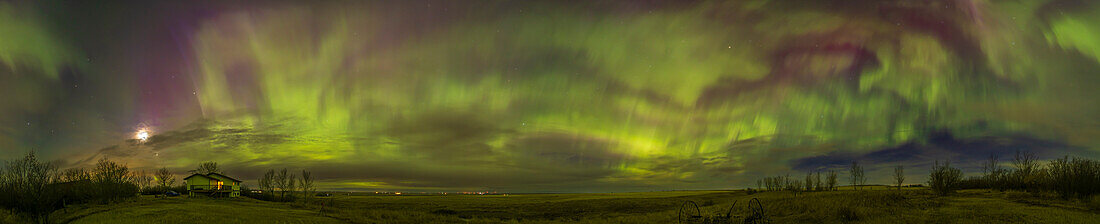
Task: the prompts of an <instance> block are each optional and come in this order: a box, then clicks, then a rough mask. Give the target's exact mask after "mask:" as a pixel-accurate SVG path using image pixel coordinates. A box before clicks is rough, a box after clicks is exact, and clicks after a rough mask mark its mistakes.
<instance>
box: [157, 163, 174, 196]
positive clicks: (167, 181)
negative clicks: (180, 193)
mask: <svg viewBox="0 0 1100 224" xmlns="http://www.w3.org/2000/svg"><path fill="white" fill-rule="evenodd" d="M155 178H156V179H157V186H160V188H161V189H163V190H165V191H167V190H168V188H169V187H172V184H174V183H176V175H175V174H172V171H168V168H160V169H158V170H157V173H156V174H155Z"/></svg>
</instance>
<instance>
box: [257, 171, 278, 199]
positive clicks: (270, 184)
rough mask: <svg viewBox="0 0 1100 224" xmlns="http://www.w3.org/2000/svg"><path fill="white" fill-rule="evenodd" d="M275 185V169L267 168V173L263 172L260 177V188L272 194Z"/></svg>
mask: <svg viewBox="0 0 1100 224" xmlns="http://www.w3.org/2000/svg"><path fill="white" fill-rule="evenodd" d="M275 185H276V184H275V169H270V170H267V173H264V177H263V178H260V189H262V190H263V193H265V194H268V195H274V194H275V192H274V191H275Z"/></svg>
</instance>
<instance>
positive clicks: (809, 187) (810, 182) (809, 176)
mask: <svg viewBox="0 0 1100 224" xmlns="http://www.w3.org/2000/svg"><path fill="white" fill-rule="evenodd" d="M805 188H806V191H813V190H814V172H806V184H805Z"/></svg>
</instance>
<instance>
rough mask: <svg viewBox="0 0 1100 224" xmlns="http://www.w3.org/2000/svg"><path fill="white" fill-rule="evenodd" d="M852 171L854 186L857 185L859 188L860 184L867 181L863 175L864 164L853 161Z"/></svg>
mask: <svg viewBox="0 0 1100 224" xmlns="http://www.w3.org/2000/svg"><path fill="white" fill-rule="evenodd" d="M850 173H851V175H852V176H851V179H852V187H855V188H856V189H857V190H858V189H860V187H861V186H860V185H862V184H864V183H866V182H867V180H866V178H865V177H864V176H863V166H860V165H859V163H858V162H855V161H852V167H851V169H850Z"/></svg>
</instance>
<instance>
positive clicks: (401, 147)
mask: <svg viewBox="0 0 1100 224" xmlns="http://www.w3.org/2000/svg"><path fill="white" fill-rule="evenodd" d="M831 2H832V1H809V2H798V1H745V2H723V1H713V2H695V3H691V4H673V3H667V4H655V6H649V7H640V6H639V7H625V6H623V5H631V4H630V3H614V2H591V3H570V4H566V3H560V2H559V3H555V2H537V1H536V2H509V1H501V2H497V1H490V2H477V3H476V4H475V3H472V2H467V3H465V4H463V3H460V2H447V1H444V2H417V3H415V4H414V3H408V4H402V3H382V2H374V3H347V2H338V3H337V2H332V3H322V4H308V5H307V4H296V3H280V4H270V5H266V6H264V7H257V6H247V7H242V6H209V7H212V8H217V10H211V11H213V12H214V13H209V14H208V15H206V16H201V17H199V18H195V19H193V20H190V21H193V23H194V26H193V29H189V30H183V31H179V32H177V33H174V34H172V35H173V36H175V37H176V38H175V39H173V40H159V41H148V42H140V44H144V45H148V46H152V45H158V46H159V45H161V43H162V42H163V43H168V44H163V45H166V46H167V45H171V46H172V47H166V48H172V49H177V50H179V51H182V52H184V53H180V55H184V56H179V58H178V60H167V59H163V60H162V59H148V60H150V61H165V62H157V63H150V62H149V61H146V62H143V63H150V64H153V65H150V66H158V65H165V64H168V65H170V66H165V67H168V68H170V70H172V71H171V72H166V73H162V74H149V73H146V72H142V71H144V70H142V69H143V68H142V69H139V68H135V67H139V66H138V65H136V64H139V62H134V61H133V60H130V59H133V58H136V57H140V56H135V55H158V54H156V53H148V54H143V53H137V54H123V55H129V56H120V57H117V58H107V59H103V60H102V61H104V62H101V63H97V62H95V61H93V60H91V59H85V58H86V55H93V54H94V55H115V54H101V53H96V52H91V51H93V50H97V49H101V48H93V47H81V46H85V45H91V44H96V43H99V42H110V43H112V44H113V45H109V46H121V47H122V48H124V49H130V48H127V47H126V46H127V45H128V43H126V41H127V40H130V39H140V38H121V39H120V40H112V39H111V38H108V37H97V38H96V40H97V41H87V42H88V43H85V41H86V40H84V39H81V38H85V37H88V36H97V34H84V33H77V32H79V31H65V29H66V27H68V26H72V25H71V24H69V23H66V22H65V21H57V20H65V19H71V18H65V19H57V18H54V19H51V18H50V17H49V15H56V14H59V13H56V12H54V11H51V10H39V11H42V12H43V13H41V14H34V13H33V12H35V10H24V9H31V8H48V7H49V6H51V5H49V4H41V5H16V4H0V37H2V38H0V65H2V66H0V81H2V82H0V91H2V92H0V94H3V95H4V96H5V97H4V99H5V100H4V102H2V103H0V117H3V118H2V120H0V122H2V123H0V124H3V125H4V126H5V127H4V129H3V132H2V133H0V146H3V147H4V148H3V149H0V150H3V152H4V153H5V155H6V156H5V158H13V157H15V156H17V155H18V154H19V153H20V152H23V151H26V150H31V149H35V150H40V151H42V152H43V153H45V154H46V155H48V156H52V157H56V158H59V159H62V160H63V161H64V163H63V164H65V165H66V166H86V165H88V164H89V163H90V162H93V161H94V160H95V159H96V158H99V157H101V156H107V157H109V158H113V159H120V160H123V161H126V162H127V163H128V164H130V165H131V166H132V167H136V168H140V169H154V168H158V167H168V168H172V169H173V170H178V171H181V172H182V171H184V170H187V169H189V168H191V167H193V166H195V165H196V164H197V163H199V162H202V161H217V162H219V164H223V165H225V166H226V167H227V169H228V170H229V172H230V173H232V174H235V175H240V176H242V177H244V179H253V178H256V177H258V176H259V175H260V173H261V172H263V171H266V170H267V169H272V168H275V169H278V168H284V167H286V168H291V169H308V170H314V171H315V173H318V174H319V176H321V177H322V181H323V182H324V183H323V184H322V187H323V188H325V189H343V190H371V189H381V190H423V191H437V190H438V191H451V190H486V189H488V190H501V191H526V192H556V191H634V190H665V189H713V188H729V187H736V186H748V185H749V183H754V182H755V180H756V179H757V178H759V177H761V176H764V175H776V174H787V173H790V174H794V175H801V174H802V173H804V172H807V171H822V170H828V169H838V168H840V167H842V166H843V164H847V163H849V162H850V161H825V162H821V161H822V160H826V159H827V158H844V157H837V156H840V155H847V156H852V157H853V158H867V157H860V155H872V154H873V153H874V152H877V151H881V150H888V149H891V148H894V149H896V148H899V147H901V148H904V147H910V146H911V147H910V148H917V149H925V148H935V149H940V150H942V151H935V150H931V149H930V150H928V151H929V152H926V153H922V152H915V153H917V154H916V155H917V157H915V158H900V159H899V158H892V160H891V159H886V160H878V161H886V162H889V163H876V162H875V161H867V162H868V163H870V164H871V167H870V169H869V171H870V172H869V174H870V175H869V176H871V177H872V182H874V181H875V180H877V179H878V177H876V174H877V173H880V172H881V173H882V174H883V175H878V176H881V177H886V175H885V173H886V172H888V171H889V170H886V169H881V170H879V169H878V168H879V167H888V166H892V165H897V164H904V165H907V166H915V167H923V166H927V164H928V163H930V162H931V160H933V159H941V160H942V159H951V160H953V161H955V160H959V161H961V163H962V166H963V167H964V168H967V167H973V165H976V164H977V161H976V160H968V158H972V157H977V158H984V157H986V156H988V155H989V154H988V152H986V151H974V152H967V150H968V149H966V148H958V147H954V148H953V147H947V146H943V145H945V144H947V143H942V142H938V141H950V142H962V143H959V144H962V145H966V144H978V143H975V142H979V143H980V142H983V141H986V140H988V139H990V138H993V139H994V140H991V141H992V142H999V143H998V144H1000V146H1005V147H1002V148H1003V151H997V153H1009V152H1014V151H1015V150H1018V149H1025V150H1039V151H1040V152H1042V153H1041V154H1042V155H1044V157H1048V158H1049V157H1051V156H1061V155H1079V156H1088V157H1094V156H1096V155H1097V154H1096V153H1097V152H1100V140H1098V138H1096V137H1097V136H1100V104H1098V103H1097V102H1098V100H1097V98H1098V96H1100V89H1097V88H1095V86H1097V85H1100V5H1098V4H1086V3H1079V4H1081V5H1076V7H1065V6H1062V4H1063V2H1062V1H983V0H973V1H897V2H885V1H884V2H878V1H868V2H860V4H863V5H865V6H858V5H860V4H854V3H853V4H852V5H857V6H851V5H849V6H843V7H841V6H836V5H839V4H831ZM1067 2H1073V1H1067ZM639 4H641V3H639ZM74 8H76V7H74ZM165 8H169V7H165ZM195 8H199V7H195ZM160 10H167V9H160ZM27 11H30V12H27ZM61 11H63V10H61ZM135 16H136V15H135ZM154 21H157V20H154ZM135 23H136V22H135ZM148 23H151V24H155V23H156V22H148ZM142 24H145V23H142ZM146 25H147V24H146ZM168 25H171V24H168ZM100 26H104V25H100ZM124 27H125V26H124ZM143 29H145V28H143ZM164 29H175V28H164ZM139 30H141V29H139ZM119 35H120V36H126V35H131V36H133V37H144V36H142V34H119ZM104 48H105V47H104ZM154 49H160V48H154ZM117 51H118V52H127V51H138V52H141V51H154V50H149V49H145V50H143V48H139V47H134V48H133V49H132V50H117ZM66 72H68V73H73V74H75V75H72V74H70V75H68V76H76V77H81V78H80V79H82V80H87V81H85V82H87V83H89V84H88V85H92V86H90V87H89V88H95V89H96V90H89V91H96V92H101V95H102V97H101V98H106V99H105V100H106V101H113V102H112V103H105V104H106V105H104V103H74V101H75V100H72V99H70V98H76V97H77V96H73V94H69V95H66V94H61V93H59V91H57V90H58V89H63V88H69V87H68V86H66V83H67V82H66V81H65V80H64V79H65V78H64V77H65V75H62V74H63V73H66ZM169 75H172V79H177V78H176V77H175V75H178V76H181V77H180V78H178V79H179V80H168V78H166V77H167V76H169ZM149 76H156V77H152V78H150V77H149ZM150 80H153V81H150ZM146 83H155V84H150V86H171V88H167V89H162V88H160V87H143V85H145V84H146ZM164 83H169V84H164ZM116 85H118V88H114V87H115V86H116ZM150 90H151V91H150ZM146 94H148V95H158V94H160V95H166V96H164V97H157V96H147V95H146ZM81 99H83V98H81ZM154 99H155V100H154ZM100 102H102V101H100ZM150 105H156V106H150ZM163 105H168V106H163ZM149 108H169V109H163V110H157V111H159V112H157V113H156V115H150V114H149V113H147V112H148V111H151V110H150V109H149ZM165 111H167V112H165ZM112 112H117V113H114V114H120V115H119V116H121V117H126V116H129V117H138V118H139V119H136V120H132V119H127V118H120V117H115V118H116V119H97V118H100V117H102V115H92V114H104V113H107V114H111V113H112ZM97 116H99V117H97ZM28 120H38V121H43V120H48V121H51V122H45V123H46V124H45V125H46V127H35V128H27V127H25V126H28V127H29V126H35V125H33V123H35V122H27V121H28ZM152 120H158V121H157V122H152ZM68 121H73V122H72V125H70V124H69V122H68ZM76 121H80V122H79V123H80V125H76V124H77V123H78V122H76ZM25 122H26V123H28V124H26V125H25V124H24V123H25ZM150 122H151V123H155V124H150ZM38 123H42V122H38ZM143 123H144V124H146V125H147V127H148V128H150V129H152V130H153V131H154V136H153V137H152V138H151V139H150V140H149V141H147V142H140V141H137V140H132V139H130V138H132V137H131V136H132V135H133V134H132V133H133V131H134V130H135V128H140V127H138V126H139V124H143ZM77 126H79V127H77ZM65 127H69V128H65ZM58 129H60V130H62V131H65V132H66V133H67V134H63V135H60V136H54V135H52V132H58V131H57V130H58ZM943 133H948V135H950V138H949V139H950V140H943V139H938V138H943V137H942V135H944V134H943ZM1020 136H1025V137H1020ZM59 142H60V143H59ZM1020 142H1024V143H1020ZM1027 142H1041V143H1035V144H1031V143H1027ZM964 143H965V144H964ZM1036 145H1039V146H1041V147H1037V146H1036ZM103 146H108V147H106V148H104V147H103ZM925 146H927V147H925ZM932 146H939V147H938V148H937V147H932ZM1033 146H1036V147H1033ZM906 149H908V148H906ZM979 153H985V154H983V155H977V154H979ZM971 154H974V155H971ZM73 158H75V159H73ZM815 158H816V159H817V160H815ZM807 161H817V162H807ZM912 170H914V171H913V172H914V173H916V174H913V175H914V178H912V179H914V182H917V181H921V180H923V178H916V175H920V174H919V171H916V170H918V169H912ZM881 179H883V180H885V178H881Z"/></svg>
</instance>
